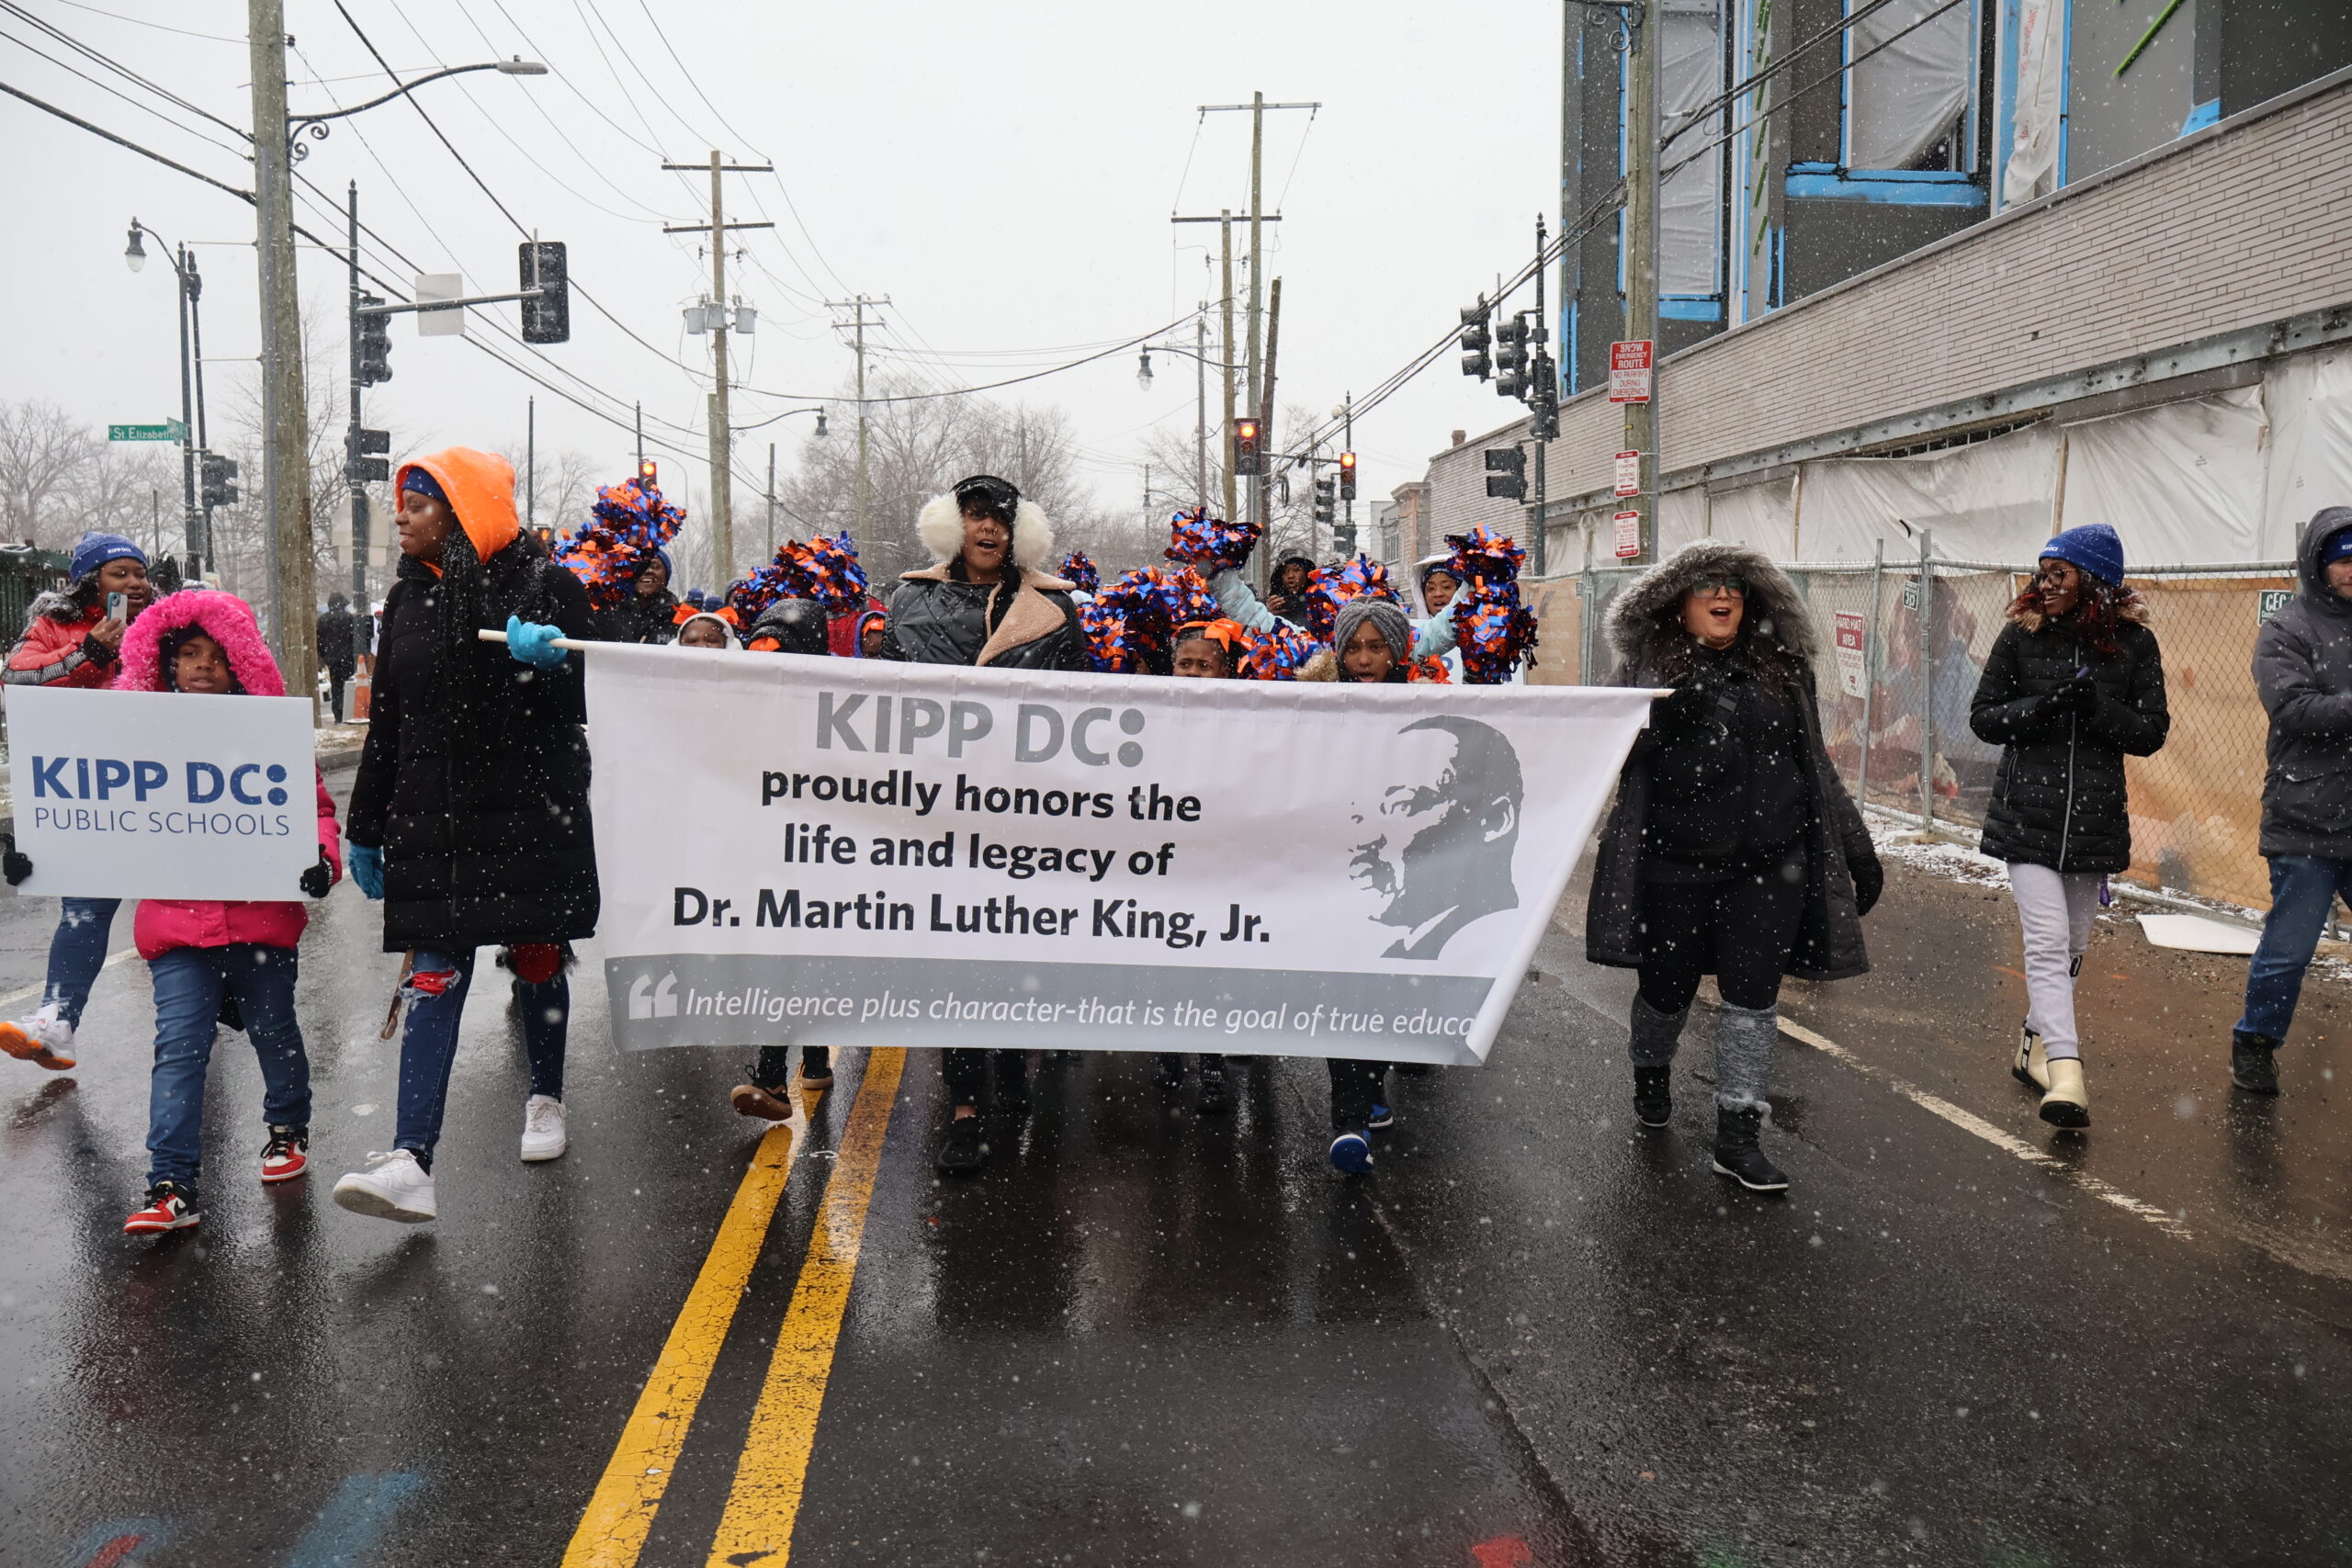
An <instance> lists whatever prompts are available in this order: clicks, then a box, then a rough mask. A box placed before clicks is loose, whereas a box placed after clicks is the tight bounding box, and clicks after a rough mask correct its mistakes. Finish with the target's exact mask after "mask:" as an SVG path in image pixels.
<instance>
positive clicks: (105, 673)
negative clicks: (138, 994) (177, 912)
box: [0, 533, 155, 1072]
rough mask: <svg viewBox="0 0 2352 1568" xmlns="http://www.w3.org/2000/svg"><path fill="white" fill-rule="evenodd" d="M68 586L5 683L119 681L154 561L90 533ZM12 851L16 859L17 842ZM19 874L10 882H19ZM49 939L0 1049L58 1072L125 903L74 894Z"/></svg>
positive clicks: (1, 1032)
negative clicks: (28, 1006)
mask: <svg viewBox="0 0 2352 1568" xmlns="http://www.w3.org/2000/svg"><path fill="white" fill-rule="evenodd" d="M66 570H67V574H68V582H67V586H66V587H65V588H64V589H62V591H59V592H49V593H44V594H42V595H41V596H40V597H39V598H38V599H35V600H34V601H33V602H32V606H31V608H30V610H29V611H28V613H27V615H26V617H25V633H24V635H23V636H22V637H18V638H17V646H16V647H15V648H14V649H10V650H9V654H8V663H7V668H6V671H0V682H5V683H6V684H7V685H10V686H71V687H78V688H81V689H84V690H92V689H96V688H98V687H102V686H105V685H106V684H107V682H110V681H112V680H113V679H114V675H115V670H116V668H117V665H118V662H119V659H120V655H121V649H122V638H123V633H124V632H126V631H127V630H129V629H130V623H131V622H132V621H134V620H136V619H137V618H138V616H139V613H140V612H141V610H144V609H145V608H146V607H147V606H148V605H149V604H153V602H154V598H155V591H154V588H153V585H152V584H150V583H149V582H148V581H147V555H146V552H145V551H143V550H141V548H140V547H138V546H137V545H134V544H132V543H131V542H130V540H129V539H126V538H124V537H123V536H121V535H120V534H100V533H88V534H85V535H83V536H81V537H80V538H79V539H77V540H75V541H74V550H73V553H72V555H71V556H70V557H69V558H68V564H67V569H66ZM6 852H7V853H8V855H9V856H10V857H11V860H12V861H13V860H14V858H15V857H16V841H15V840H14V839H13V838H12V839H10V840H8V842H7V845H6ZM21 880H23V878H22V877H21V876H15V877H11V878H10V881H11V882H17V881H21ZM60 902H61V903H62V906H63V908H62V910H61V911H60V913H59V916H58V921H57V931H56V933H55V934H54V935H52V936H51V938H50V942H49V978H48V982H47V984H45V985H44V986H43V987H41V998H40V1007H39V1008H37V1009H36V1010H34V1011H33V1012H32V1014H31V1015H30V1016H29V1017H26V1018H21V1019H18V1020H16V1021H13V1022H0V1052H6V1054H7V1055H11V1056H14V1057H16V1058H17V1059H18V1060H19V1061H26V1062H30V1063H32V1064H33V1065H34V1066H41V1067H47V1068H48V1069H50V1070H51V1072H62V1071H64V1070H65V1069H66V1068H68V1067H71V1066H73V1065H74V1031H75V1030H76V1029H77V1028H79V1027H80V1026H81V1022H82V1010H83V1008H85V1006H87V1005H88V1003H89V1000H90V988H91V987H93V986H96V984H97V982H98V971H99V969H100V968H101V967H103V966H104V965H105V964H106V961H107V940H108V938H109V936H110V935H111V934H112V932H113V930H114V915H115V910H117V909H118V908H120V907H121V904H122V900H120V899H119V898H66V899H62V900H60Z"/></svg>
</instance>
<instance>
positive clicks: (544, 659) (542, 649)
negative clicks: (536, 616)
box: [506, 615, 569, 670]
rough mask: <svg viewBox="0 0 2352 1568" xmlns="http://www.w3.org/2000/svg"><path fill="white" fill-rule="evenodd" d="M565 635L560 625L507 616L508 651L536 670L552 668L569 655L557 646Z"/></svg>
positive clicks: (518, 616)
mask: <svg viewBox="0 0 2352 1568" xmlns="http://www.w3.org/2000/svg"><path fill="white" fill-rule="evenodd" d="M562 635H563V631H562V628H560V627H559V626H538V625H537V624H535V623H533V622H530V621H526V620H525V619H523V617H522V616H520V615H509V616H507V617H506V651H507V652H509V653H511V654H513V655H514V656H515V658H516V659H518V660H521V661H522V662H524V663H526V664H527V665H529V666H530V667H531V668H532V669H534V670H552V669H554V668H555V667H556V666H557V665H559V664H560V663H562V662H563V661H564V660H565V659H566V658H567V657H569V656H568V655H567V654H566V653H565V652H564V650H563V649H560V648H558V647H556V646H555V639H556V638H558V637H561V636H562Z"/></svg>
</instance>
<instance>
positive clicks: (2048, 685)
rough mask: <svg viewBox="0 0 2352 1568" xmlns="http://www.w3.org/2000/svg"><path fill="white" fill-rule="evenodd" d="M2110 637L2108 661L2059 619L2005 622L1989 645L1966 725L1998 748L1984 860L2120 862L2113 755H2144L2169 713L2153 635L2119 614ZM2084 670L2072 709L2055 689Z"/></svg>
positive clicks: (2121, 810) (2121, 833)
mask: <svg viewBox="0 0 2352 1568" xmlns="http://www.w3.org/2000/svg"><path fill="white" fill-rule="evenodd" d="M2115 641H2116V653H2115V656H2114V657H2113V658H2110V659H2100V658H2098V657H2097V656H2095V655H2093V654H2092V653H2091V652H2090V650H2089V649H2086V648H2085V647H2083V645H2082V644H2081V643H2080V642H2079V641H2078V640H2077V639H2076V637H2075V633H2074V631H2073V630H2072V628H2070V627H2068V626H2064V625H2061V624H2059V623H2056V622H2052V623H2047V624H2044V625H2042V626H2041V628H2040V629H2039V630H2033V631H2029V630H2028V629H2027V628H2026V627H2025V626H2023V625H2020V624H2019V623H2018V622H2015V621H2012V622H2010V623H2009V624H2008V625H2007V626H2003V627H2002V628H2001V635H2000V636H1999V637H1996V638H1995V639H1994V640H1993V651H1992V652H1991V653H1990V654H1988V655H1986V656H1985V674H1984V678H1983V679H1982V680H1980V681H1978V682H1977V683H1976V697H1975V700H1974V702H1973V704H1972V705H1970V709H1969V715H1968V723H1969V728H1971V729H1973V730H1974V731H1975V732H1976V738H1977V739H1979V740H1983V741H1985V742H1987V743H1988V744H1991V745H1995V746H1999V747H2002V748H2003V749H2004V750H2002V752H2001V767H2000V772H1999V773H1997V774H1996V775H1995V777H1994V780H1993V799H1992V803H1991V804H1990V805H1989V806H1987V807H1985V832H1984V835H1983V837H1982V838H1981V839H1980V840H1978V845H1977V847H1978V848H1979V849H1980V850H1982V851H1983V852H1985V854H1988V855H1990V856H1992V857H1993V858H1994V859H1995V860H2002V861H2023V862H2024V863H2027V864H2029V865H2046V866H2048V867H2050V868H2051V869H2052V871H2097V872H2117V871H2122V870H2124V869H2125V868H2127V867H2129V866H2130V865H2131V809H2130V807H2129V804H2128V799H2127V795H2126V791H2125V788H2124V779H2123V759H2124V758H2125V757H2126V756H2131V757H2147V756H2153V755H2154V753H2155V751H2156V750H2157V749H2158V748H2159V747H2161V746H2163V745H2164V743H2165V733H2166V731H2168V730H2169V729H2170V728H2172V716H2171V714H2170V713H2169V712H2167V711H2166V709H2165V666H2164V658H2163V655H2162V654H2160V653H2159V652H2158V651H2157V649H2156V634H2155V633H2154V632H2152V631H2150V630H2149V629H2148V628H2147V627H2146V626H2142V625H2139V624H2138V623H2137V622H2135V621H2128V620H2127V621H2125V622H2124V623H2123V624H2122V625H2120V626H2118V627H2116V637H2115ZM2086 667H2087V668H2088V669H2089V670H2090V671H2091V675H2092V679H2093V680H2094V682H2096V683H2097V685H2098V700H2097V702H2096V703H2095V704H2094V705H2093V706H2092V708H2091V709H2090V711H2089V712H2088V713H2086V714H2082V715H2076V714H2074V713H2071V712H2068V711H2067V710H2066V708H2065V705H2064V701H2063V699H2061V698H2060V697H2059V696H2058V695H2057V693H2058V691H2059V689H2060V688H2061V687H2064V686H2066V685H2069V684H2070V683H2071V682H2073V680H2074V678H2075V671H2077V670H2080V669H2084V668H2086Z"/></svg>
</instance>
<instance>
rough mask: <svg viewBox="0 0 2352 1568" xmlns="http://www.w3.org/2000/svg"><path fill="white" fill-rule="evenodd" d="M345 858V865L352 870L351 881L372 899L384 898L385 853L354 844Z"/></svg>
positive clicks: (373, 847)
mask: <svg viewBox="0 0 2352 1568" xmlns="http://www.w3.org/2000/svg"><path fill="white" fill-rule="evenodd" d="M349 850H350V852H349V853H348V854H346V855H345V856H344V863H345V864H346V865H348V866H349V867H350V868H351V880H352V881H354V882H356V883H357V884H359V891H360V892H362V893H365V894H366V895H368V897H370V898H381V897H383V896H384V852H383V851H382V850H380V849H379V848H376V847H375V846H373V845H370V844H353V845H350V846H349Z"/></svg>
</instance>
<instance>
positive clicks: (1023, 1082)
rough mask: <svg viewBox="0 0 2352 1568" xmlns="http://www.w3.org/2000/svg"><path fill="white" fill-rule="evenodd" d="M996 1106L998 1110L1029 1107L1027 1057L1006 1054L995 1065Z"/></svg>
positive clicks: (1025, 1108)
mask: <svg viewBox="0 0 2352 1568" xmlns="http://www.w3.org/2000/svg"><path fill="white" fill-rule="evenodd" d="M996 1108H997V1109H998V1110H999V1111H1026V1110H1028V1109H1029V1058H1028V1057H1026V1056H1022V1055H1013V1056H1008V1057H1006V1058H1005V1059H1004V1060H1002V1061H1000V1062H999V1063H997V1065H996Z"/></svg>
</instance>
